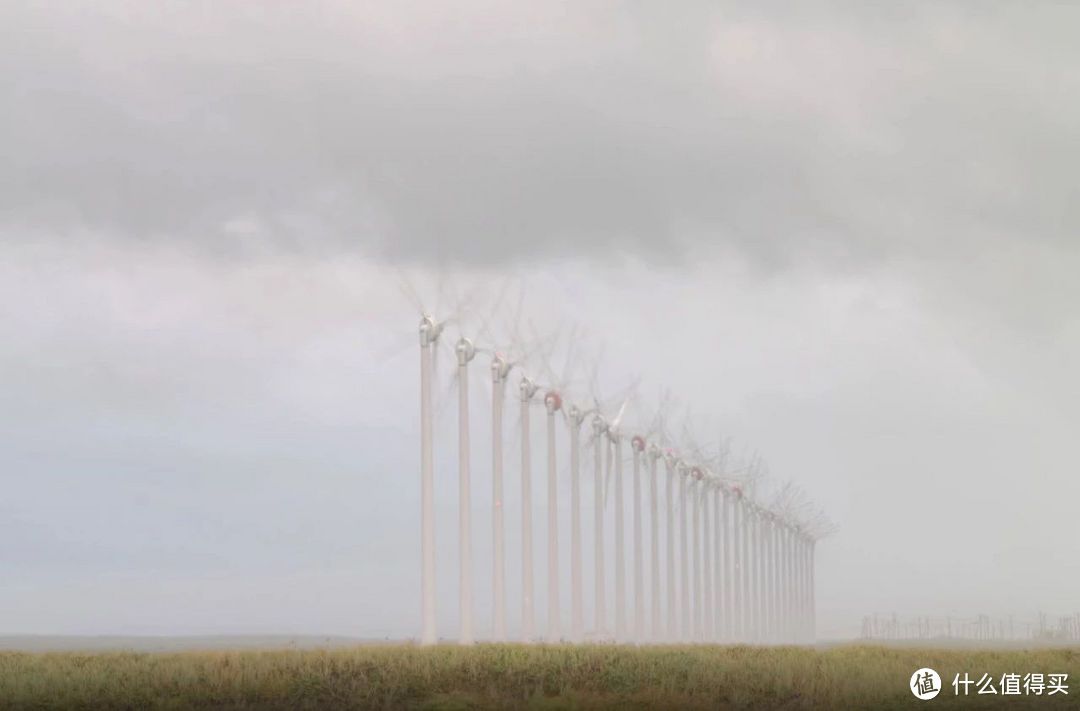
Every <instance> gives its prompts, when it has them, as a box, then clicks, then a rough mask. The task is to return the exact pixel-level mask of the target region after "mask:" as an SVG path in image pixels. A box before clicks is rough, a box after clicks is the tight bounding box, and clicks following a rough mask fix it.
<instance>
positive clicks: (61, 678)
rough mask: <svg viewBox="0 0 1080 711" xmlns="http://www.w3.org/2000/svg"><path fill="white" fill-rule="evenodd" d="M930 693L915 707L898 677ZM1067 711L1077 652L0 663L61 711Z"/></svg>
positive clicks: (726, 649)
mask: <svg viewBox="0 0 1080 711" xmlns="http://www.w3.org/2000/svg"><path fill="white" fill-rule="evenodd" d="M920 667H931V668H933V669H935V670H936V671H938V673H939V674H940V675H941V677H942V685H943V686H944V688H943V689H942V691H941V693H940V694H939V695H938V697H937V698H936V699H933V700H931V701H920V700H918V699H916V698H915V697H914V696H913V695H912V693H911V692H910V691H909V690H908V682H909V679H910V677H911V675H912V673H913V672H914V671H915V670H916V669H919V668H920ZM1031 672H1034V673H1043V674H1051V673H1054V674H1062V673H1063V674H1068V675H1069V676H1068V681H1069V683H1070V686H1071V685H1073V684H1075V688H1070V689H1069V694H1068V695H1065V694H1061V693H1058V694H1055V695H1054V696H1048V695H1046V693H1045V692H1044V694H1043V695H1042V696H1035V695H1031V694H1028V695H1023V694H1021V695H1018V696H1002V695H1001V694H996V695H988V694H983V695H979V694H976V693H975V692H976V689H975V688H974V687H972V688H971V690H970V694H969V695H968V696H956V695H955V694H954V691H953V687H952V679H953V677H954V675H955V674H958V673H959V674H961V675H962V674H964V673H967V674H968V675H969V676H970V677H971V678H972V679H979V678H980V677H981V676H982V675H983V674H989V675H991V676H992V677H993V678H994V679H995V680H998V679H1000V678H1001V675H1003V674H1005V673H1015V674H1020V675H1023V674H1025V673H1031ZM926 704H929V707H930V708H984V709H986V708H1003V709H1027V708H1032V709H1054V708H1080V649H1076V648H1052V649H998V650H995V649H943V648H935V647H921V648H920V647H907V646H904V647H886V646H869V645H854V644H852V645H834V646H829V647H822V648H816V649H815V648H806V647H751V646H693V645H686V646H645V647H629V646H616V645H585V646H569V645H567V646H562V645H517V644H499V645H496V644H481V645H476V646H473V647H458V646H450V645H445V646H444V645H439V646H435V647H430V648H419V647H416V646H412V645H407V644H400V645H387V644H382V645H358V646H351V647H334V648H323V649H300V648H293V649H264V650H256V649H237V650H223V649H208V650H202V651H180V652H176V651H165V652H147V651H87V652H60V651H48V652H18V651H7V652H0V707H2V708H18V709H22V708H34V709H45V708H64V709H143V708H146V709H187V708H193V709H322V708H327V709H369V708H371V709H396V708H406V709H472V708H476V709H512V708H532V709H556V708H575V709H626V708H641V709H668V708H672V709H742V708H746V709H892V708H926V706H925V705H926Z"/></svg>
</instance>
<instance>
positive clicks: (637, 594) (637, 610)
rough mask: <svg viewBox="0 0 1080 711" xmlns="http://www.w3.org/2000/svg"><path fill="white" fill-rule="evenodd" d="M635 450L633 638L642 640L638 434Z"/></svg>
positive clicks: (633, 443) (642, 447)
mask: <svg viewBox="0 0 1080 711" xmlns="http://www.w3.org/2000/svg"><path fill="white" fill-rule="evenodd" d="M630 447H631V449H632V450H633V451H634V629H633V632H632V635H631V636H632V639H633V641H634V642H640V641H642V640H643V639H645V638H646V634H645V571H644V565H643V564H642V550H641V455H642V454H644V452H645V438H644V437H642V436H640V435H637V436H635V437H634V438H633V439H631V440H630Z"/></svg>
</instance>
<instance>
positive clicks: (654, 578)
mask: <svg viewBox="0 0 1080 711" xmlns="http://www.w3.org/2000/svg"><path fill="white" fill-rule="evenodd" d="M659 458H660V448H659V447H657V446H656V445H655V444H650V445H649V448H648V459H649V514H650V515H649V523H650V524H651V525H650V526H649V549H650V552H651V553H652V555H650V556H649V567H650V572H651V575H650V576H649V577H650V582H651V583H652V595H650V596H649V603H650V610H651V612H652V641H653V642H659V641H661V640H662V639H663V636H664V633H663V622H662V621H661V618H660V503H659V501H658V497H657V489H658V486H657V483H656V460H657V459H659Z"/></svg>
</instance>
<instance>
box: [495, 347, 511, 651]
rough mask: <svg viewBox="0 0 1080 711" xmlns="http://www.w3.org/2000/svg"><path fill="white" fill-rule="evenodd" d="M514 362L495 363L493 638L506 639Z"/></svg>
mask: <svg viewBox="0 0 1080 711" xmlns="http://www.w3.org/2000/svg"><path fill="white" fill-rule="evenodd" d="M513 368H514V362H513V361H511V360H509V359H508V358H507V357H506V356H505V355H503V354H501V353H496V354H495V355H494V356H493V357H492V359H491V386H492V387H491V489H492V490H491V499H492V556H493V561H492V636H493V637H494V639H495V641H496V642H502V641H504V640H505V639H506V539H505V536H506V528H505V525H504V521H503V516H504V510H503V404H504V402H505V401H506V383H507V380H508V378H509V377H510V371H511V370H513Z"/></svg>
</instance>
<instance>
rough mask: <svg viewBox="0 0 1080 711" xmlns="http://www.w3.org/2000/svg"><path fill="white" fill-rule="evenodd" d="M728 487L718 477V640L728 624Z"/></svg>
mask: <svg viewBox="0 0 1080 711" xmlns="http://www.w3.org/2000/svg"><path fill="white" fill-rule="evenodd" d="M726 489H727V487H726V486H725V485H724V482H723V480H721V479H720V478H719V477H717V479H716V486H715V487H714V489H713V521H714V524H713V533H714V538H713V573H714V575H715V576H716V578H715V581H714V583H713V600H714V602H713V609H714V611H715V613H714V614H715V619H714V622H715V632H714V634H715V637H716V640H717V641H718V642H724V641H726V637H725V634H726V633H725V625H726V624H727V612H726V609H725V605H726V604H727V595H725V594H724V586H725V585H726V584H727V574H726V573H725V572H724V565H725V563H726V561H727V555H726V553H725V545H726V544H727V538H728V535H727V531H726V529H725V522H726V517H725V515H724V510H725V505H724V498H725V496H726V494H725V490H726Z"/></svg>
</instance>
